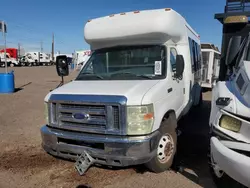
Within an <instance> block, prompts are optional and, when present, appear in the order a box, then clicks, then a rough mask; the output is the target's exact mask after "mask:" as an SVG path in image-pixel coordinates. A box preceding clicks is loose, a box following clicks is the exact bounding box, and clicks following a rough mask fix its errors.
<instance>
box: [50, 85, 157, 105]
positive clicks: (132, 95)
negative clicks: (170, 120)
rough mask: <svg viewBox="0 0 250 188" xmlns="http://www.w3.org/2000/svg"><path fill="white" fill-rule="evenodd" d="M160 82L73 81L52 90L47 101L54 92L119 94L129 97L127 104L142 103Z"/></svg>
mask: <svg viewBox="0 0 250 188" xmlns="http://www.w3.org/2000/svg"><path fill="white" fill-rule="evenodd" d="M158 82H159V80H118V81H110V80H107V81H99V80H98V81H89V80H88V81H72V82H70V83H68V84H65V85H63V86H62V87H60V88H58V89H55V90H54V91H52V92H50V93H49V94H48V95H47V96H46V97H45V101H46V102H47V101H48V100H49V98H50V96H51V95H52V94H68V95H119V96H125V97H126V98H127V105H141V102H142V99H143V97H144V95H145V94H146V93H147V92H148V91H149V90H150V89H151V88H152V87H154V86H155V85H156V84H157V83H158Z"/></svg>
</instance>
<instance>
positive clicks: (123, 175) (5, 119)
mask: <svg viewBox="0 0 250 188" xmlns="http://www.w3.org/2000/svg"><path fill="white" fill-rule="evenodd" d="M14 71H15V81H16V88H17V92H16V93H14V94H12V95H0V104H1V107H0V138H1V139H0V148H1V149H0V188H5V187H6V188H8V187H12V188H15V187H19V188H24V187H25V188H27V187H32V188H33V187H73V188H83V187H86V186H90V187H109V188H115V187H171V188H179V187H183V188H191V187H192V188H193V187H207V188H213V187H214V184H213V182H212V180H211V177H210V174H209V170H208V164H207V157H206V155H207V148H208V143H209V139H208V130H209V128H208V118H209V113H210V102H209V100H210V97H211V93H210V92H207V93H205V94H204V105H203V107H202V110H194V111H192V112H191V113H190V114H189V116H187V117H184V118H183V119H182V120H181V121H180V122H179V124H180V129H181V131H182V134H181V136H180V137H179V143H178V155H177V158H176V159H177V160H176V161H177V162H176V165H175V166H179V165H180V166H181V167H182V169H183V170H180V171H179V172H176V171H175V170H170V171H167V172H164V173H161V174H154V173H150V172H148V171H147V170H146V169H145V168H144V167H143V166H137V167H131V168H126V169H107V168H97V167H92V168H91V169H90V170H89V171H88V172H87V174H86V175H85V176H82V177H81V176H79V175H78V174H77V172H76V171H75V169H74V166H73V165H74V163H72V162H69V161H64V160H60V159H55V158H54V157H52V156H50V155H48V154H47V153H45V152H44V151H43V149H42V148H41V137H40V130H39V129H40V127H41V126H42V125H43V124H44V123H45V121H44V103H43V99H44V97H45V95H46V94H47V93H48V92H49V91H50V90H51V89H53V88H55V87H56V86H57V85H58V84H59V81H60V78H59V77H58V76H57V74H56V70H55V67H18V68H14ZM75 75H76V72H72V73H71V75H70V76H69V77H67V79H66V80H67V81H69V80H70V79H72V78H74V76H75ZM175 169H177V168H175Z"/></svg>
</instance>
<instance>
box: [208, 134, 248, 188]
mask: <svg viewBox="0 0 250 188" xmlns="http://www.w3.org/2000/svg"><path fill="white" fill-rule="evenodd" d="M232 149H235V150H239V151H244V152H249V153H250V144H245V143H239V142H233V141H220V140H218V139H217V138H216V137H212V138H211V155H212V157H213V160H214V162H215V163H216V165H218V166H219V167H220V169H222V170H223V171H224V172H225V173H226V174H227V175H229V176H230V177H231V178H233V179H235V180H236V181H238V182H240V183H241V184H243V185H245V186H247V187H250V157H247V156H246V155H243V154H240V153H238V152H235V151H233V150H232Z"/></svg>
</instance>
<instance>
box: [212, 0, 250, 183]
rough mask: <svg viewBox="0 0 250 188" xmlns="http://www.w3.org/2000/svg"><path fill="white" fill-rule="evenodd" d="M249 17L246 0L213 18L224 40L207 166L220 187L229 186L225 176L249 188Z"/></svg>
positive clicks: (230, 3)
mask: <svg viewBox="0 0 250 188" xmlns="http://www.w3.org/2000/svg"><path fill="white" fill-rule="evenodd" d="M249 17H250V1H248V0H227V4H226V6H225V12H224V13H222V14H216V15H215V18H216V19H218V20H219V21H220V22H221V23H222V24H223V40H222V50H221V51H222V53H221V61H220V75H219V82H217V84H216V86H215V87H214V89H213V92H212V107H211V114H210V127H211V147H210V164H211V172H212V174H213V177H214V179H215V182H216V183H217V184H218V185H219V186H221V187H225V184H227V185H228V182H227V181H228V176H230V177H231V178H233V179H234V180H236V181H238V182H239V183H241V184H243V185H244V186H247V187H250V119H249V117H250V81H249V80H250V35H249V32H250V23H249V21H248V20H249ZM229 186H230V185H229ZM226 187H228V186H226Z"/></svg>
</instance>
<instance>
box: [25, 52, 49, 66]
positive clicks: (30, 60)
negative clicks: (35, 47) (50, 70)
mask: <svg viewBox="0 0 250 188" xmlns="http://www.w3.org/2000/svg"><path fill="white" fill-rule="evenodd" d="M20 63H21V65H22V66H25V65H26V66H38V65H43V66H45V65H46V66H47V65H51V64H52V63H51V60H50V57H49V56H48V55H47V54H46V53H42V52H26V53H25V55H24V56H22V57H21V59H20Z"/></svg>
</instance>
